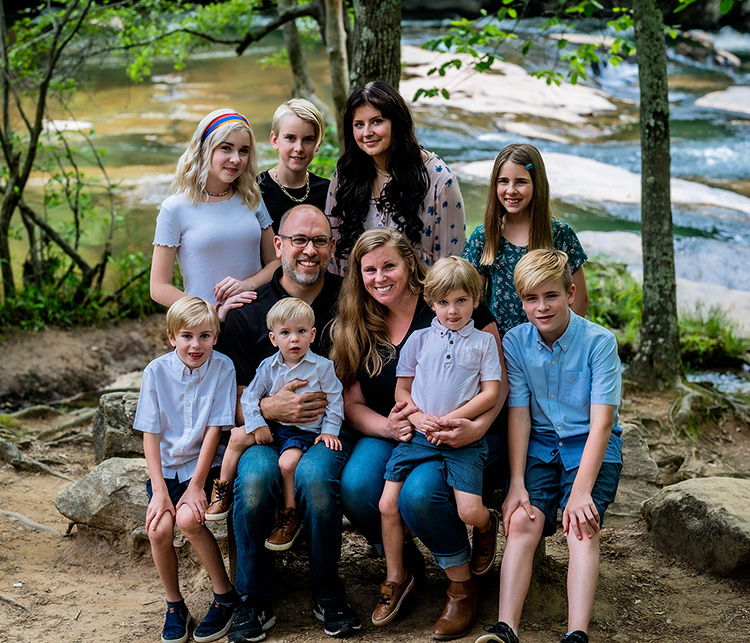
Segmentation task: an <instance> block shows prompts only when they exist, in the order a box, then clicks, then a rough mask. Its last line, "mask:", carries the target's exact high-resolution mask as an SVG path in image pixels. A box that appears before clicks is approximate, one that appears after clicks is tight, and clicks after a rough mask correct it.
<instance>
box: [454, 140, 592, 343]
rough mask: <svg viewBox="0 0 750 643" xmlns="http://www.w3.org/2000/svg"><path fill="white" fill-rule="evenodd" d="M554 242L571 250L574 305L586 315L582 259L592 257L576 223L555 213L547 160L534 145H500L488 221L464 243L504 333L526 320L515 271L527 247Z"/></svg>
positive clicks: (489, 194) (548, 245) (486, 215)
mask: <svg viewBox="0 0 750 643" xmlns="http://www.w3.org/2000/svg"><path fill="white" fill-rule="evenodd" d="M537 248H555V249H557V250H562V251H563V252H565V253H567V255H568V263H569V264H570V269H571V271H572V272H573V283H575V285H576V298H575V301H574V302H573V305H572V306H571V308H572V309H573V310H574V311H575V312H576V313H577V314H579V315H581V316H584V315H585V314H586V311H587V310H588V292H587V290H586V278H585V277H584V274H583V263H584V262H585V261H586V259H587V258H588V257H587V256H586V253H585V252H584V251H583V247H582V246H581V242H580V241H579V240H578V236H577V235H576V233H575V231H574V230H573V228H572V227H571V226H570V225H569V224H567V223H565V222H563V221H558V220H557V219H553V218H552V208H551V205H550V197H549V182H548V181H547V172H546V170H545V168H544V161H543V160H542V155H541V154H540V153H539V150H538V149H536V147H534V146H533V145H528V144H525V143H515V144H513V145H508V146H507V147H505V148H503V149H502V150H500V153H499V154H498V155H497V158H496V159H495V165H494V167H493V168H492V174H491V175H490V184H489V189H488V192H487V206H486V208H485V212H484V225H480V226H478V227H477V228H476V229H475V230H474V232H473V233H472V235H471V238H470V239H469V241H468V242H467V243H466V247H465V248H464V251H463V257H464V258H465V259H467V260H468V261H469V263H471V264H472V265H473V266H474V267H475V268H476V269H477V270H478V271H479V274H480V275H482V277H484V280H485V290H484V292H485V297H484V300H485V303H486V304H487V305H488V306H489V308H490V310H491V311H492V314H493V315H494V316H495V319H496V320H497V324H498V327H499V328H500V334H501V335H503V334H505V333H506V332H507V331H508V330H510V329H511V328H513V327H514V326H518V325H519V324H522V323H524V322H526V321H528V320H527V318H526V315H525V313H524V312H523V308H522V306H521V300H520V299H519V298H518V295H516V289H515V286H514V285H513V271H514V270H515V268H516V264H517V263H518V261H519V260H520V259H521V257H523V255H525V254H526V253H527V252H528V251H529V250H536V249H537Z"/></svg>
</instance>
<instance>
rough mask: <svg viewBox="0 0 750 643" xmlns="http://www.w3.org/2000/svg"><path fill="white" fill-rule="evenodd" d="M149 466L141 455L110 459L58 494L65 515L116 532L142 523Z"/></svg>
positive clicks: (58, 506) (56, 502)
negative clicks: (139, 456) (138, 456)
mask: <svg viewBox="0 0 750 643" xmlns="http://www.w3.org/2000/svg"><path fill="white" fill-rule="evenodd" d="M147 479H148V469H147V467H146V460H145V459H143V458H137V459H136V458H110V459H108V460H105V461H104V462H102V463H101V464H99V465H97V466H96V467H95V468H94V469H93V470H92V471H90V472H89V473H87V474H86V475H85V476H83V478H81V479H80V480H77V481H76V482H74V483H73V484H72V485H70V486H69V487H66V488H65V489H63V490H62V491H60V493H59V494H58V495H57V498H56V499H55V507H57V510H58V511H59V512H60V513H61V514H62V515H63V516H65V517H66V518H68V519H70V520H72V521H73V522H76V523H83V524H85V525H88V526H89V527H96V528H98V529H105V530H107V531H113V532H117V533H122V532H132V530H133V529H135V528H136V526H138V525H140V524H142V523H143V521H144V519H145V516H146V507H147V505H148V495H147V494H146V480H147Z"/></svg>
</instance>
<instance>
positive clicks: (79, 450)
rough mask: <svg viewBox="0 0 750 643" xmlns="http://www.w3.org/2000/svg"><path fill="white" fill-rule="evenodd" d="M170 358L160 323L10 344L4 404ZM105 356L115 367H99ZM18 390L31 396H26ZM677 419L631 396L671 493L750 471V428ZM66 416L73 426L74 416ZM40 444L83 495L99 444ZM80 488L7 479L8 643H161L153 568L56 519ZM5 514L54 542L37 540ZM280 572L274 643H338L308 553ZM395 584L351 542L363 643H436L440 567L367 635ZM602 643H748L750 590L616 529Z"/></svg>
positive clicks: (551, 600)
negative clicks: (328, 629) (393, 617)
mask: <svg viewBox="0 0 750 643" xmlns="http://www.w3.org/2000/svg"><path fill="white" fill-rule="evenodd" d="M164 348H165V345H164V341H163V339H162V337H161V334H160V331H159V321H157V320H155V319H152V320H148V321H147V322H129V323H125V324H121V325H118V326H117V327H114V328H108V329H100V330H95V331H81V332H79V333H58V332H55V331H51V332H45V333H40V334H36V335H25V336H24V335H18V336H15V337H10V338H4V341H3V350H4V354H5V358H6V361H10V364H11V367H10V369H8V368H7V367H6V369H5V370H4V374H3V376H2V378H0V404H5V406H6V407H8V408H13V407H16V406H18V405H19V404H21V403H26V404H27V403H29V402H30V401H37V402H38V401H41V400H46V401H50V400H59V399H61V398H65V397H67V396H71V395H73V394H74V393H76V392H78V391H80V390H82V389H83V386H82V384H85V385H86V386H88V387H89V388H97V387H101V386H103V385H105V384H106V383H108V382H109V381H111V380H112V379H114V378H115V377H116V376H117V375H119V374H120V373H122V372H127V371H130V370H133V369H134V368H141V367H142V366H143V365H145V363H146V362H147V361H148V360H149V359H150V358H151V357H152V356H154V355H155V354H158V353H159V352H162V351H163V350H164ZM105 353H106V354H107V355H108V357H104V358H103V357H102V354H105ZM74 371H75V372H76V373H77V375H75V376H74V375H72V373H73V372H74ZM22 382H27V383H30V384H31V385H32V388H31V389H29V388H25V389H24V387H23V386H21V385H20V384H21V383H22ZM669 403H670V400H669V399H667V398H664V397H661V396H658V395H654V396H647V397H644V396H635V395H626V402H625V408H624V412H623V415H624V416H625V417H637V418H640V419H641V420H644V426H645V427H646V429H647V430H648V431H649V432H650V435H649V438H648V441H649V444H650V445H652V447H653V448H654V452H655V455H656V456H657V461H662V462H664V463H665V466H664V470H663V473H664V476H665V479H668V478H669V477H670V476H671V478H672V479H675V478H676V477H679V475H682V474H681V473H680V471H683V470H688V471H693V472H696V473H699V474H702V475H707V474H710V473H712V472H720V471H722V470H723V469H722V467H730V468H732V469H736V470H745V471H747V470H748V469H749V468H750V467H749V466H748V463H749V462H750V430H748V427H730V426H718V427H715V430H714V431H713V432H712V433H711V434H710V435H708V436H707V437H706V438H704V439H702V440H699V441H693V442H684V441H680V440H677V439H676V438H674V437H673V436H670V435H665V434H664V433H663V432H661V433H660V432H658V431H657V429H656V427H657V426H658V421H659V420H660V419H663V417H664V415H665V413H666V411H667V409H668V407H669ZM68 404H69V407H68V408H66V409H65V410H70V407H72V405H73V403H72V402H69V403H68ZM44 428H45V424H44V421H41V420H40V421H25V422H24V424H23V430H24V432H25V434H26V436H27V438H26V439H25V440H24V441H22V443H21V445H20V446H21V448H22V450H23V453H24V457H27V458H33V459H36V460H37V461H40V462H42V463H44V464H46V465H48V466H49V467H51V468H53V469H54V470H55V471H57V472H60V473H62V474H64V475H67V476H68V477H70V478H73V479H77V478H79V477H81V476H82V475H83V474H85V473H86V472H87V471H89V470H90V469H91V468H92V467H93V466H94V459H93V449H92V446H91V443H90V441H88V440H87V439H85V438H84V439H83V440H82V441H81V442H80V443H70V442H68V443H62V444H59V445H57V446H52V447H50V446H48V445H47V444H45V443H43V442H41V441H40V440H37V439H35V436H37V435H38V434H39V432H40V431H41V430H43V429H44ZM0 429H2V424H1V423H0ZM84 430H85V427H84ZM84 432H85V431H84ZM674 453H680V454H681V455H680V458H682V459H683V460H684V463H683V467H682V468H681V469H680V470H678V472H677V473H675V472H674V471H673V469H674V466H675V465H674V458H672V465H671V467H672V468H671V469H670V464H669V462H670V458H669V457H667V456H669V455H670V454H674ZM68 484H69V482H68V481H66V480H63V479H61V478H59V477H55V476H52V475H49V474H46V473H39V472H30V471H18V470H16V469H14V468H13V467H11V466H10V465H8V464H0V488H2V490H3V493H2V496H0V510H3V511H2V512H0V643H5V642H11V641H12V642H14V643H60V642H84V643H88V642H95V641H97V642H101V641H104V642H107V643H108V642H115V641H117V642H120V643H128V642H136V641H153V642H155V641H158V640H159V632H160V628H161V622H162V615H163V609H164V607H163V602H162V598H161V591H160V585H159V582H158V579H157V577H156V573H155V571H154V568H153V565H152V563H151V560H150V557H149V555H148V554H147V553H145V554H144V552H143V551H140V550H139V551H136V550H134V549H133V548H132V547H131V545H130V543H129V541H128V540H127V539H125V538H122V539H118V538H115V537H113V536H111V535H109V534H105V533H99V532H92V531H90V530H83V529H79V528H75V529H73V530H72V531H71V533H70V534H69V535H67V536H66V535H64V534H65V533H66V530H67V529H68V523H67V520H66V519H65V518H64V517H63V516H62V515H60V514H59V513H58V512H57V510H56V509H55V507H54V504H53V503H54V499H55V497H56V495H57V493H58V492H59V491H60V489H62V488H63V487H65V486H66V485H68ZM3 512H5V513H3ZM8 512H11V513H14V514H21V515H23V516H25V517H26V518H27V519H29V520H31V521H33V522H35V523H39V524H40V525H44V526H46V527H48V528H51V529H52V530H54V531H55V532H56V533H48V532H43V531H39V530H38V529H36V528H33V527H30V526H28V525H26V524H24V523H23V522H20V521H19V520H17V519H16V518H15V517H13V516H12V515H9V513H8ZM501 546H502V538H501ZM547 553H548V555H549V564H548V565H546V566H544V568H543V569H542V570H541V571H540V573H539V574H538V575H537V577H536V580H535V585H534V587H533V588H532V593H531V595H530V598H529V601H528V602H527V607H526V610H525V612H524V620H523V624H522V640H523V641H527V642H531V643H537V642H542V641H547V642H551V641H557V640H559V637H560V635H561V634H562V633H563V631H564V629H563V628H564V623H565V598H564V597H565V580H564V565H565V563H566V559H567V555H566V550H565V543H564V540H563V539H562V537H561V536H560V535H559V534H558V535H557V536H554V537H552V538H550V539H548V540H547ZM498 561H499V556H498ZM276 562H277V569H278V574H277V575H276V576H275V578H274V589H275V591H276V593H277V595H278V596H279V599H278V601H277V602H276V605H275V609H276V613H277V616H278V621H277V624H276V626H275V627H274V628H273V629H272V630H271V631H270V632H269V636H268V639H267V640H268V641H271V642H279V643H281V642H291V641H300V642H303V643H313V642H318V641H328V640H330V639H329V638H328V637H326V636H325V635H324V634H323V632H322V628H321V627H320V625H319V623H318V622H317V621H315V620H314V618H313V617H312V615H311V613H310V609H309V607H310V605H309V596H310V587H309V581H308V575H307V565H306V560H305V556H304V545H302V546H299V545H296V546H295V548H294V549H293V550H292V551H290V552H285V553H281V554H276ZM181 565H182V566H181V573H182V580H183V588H184V594H185V597H186V600H187V603H188V606H189V608H190V610H191V613H192V614H193V615H194V616H197V617H198V618H200V616H202V614H203V611H204V610H205V608H206V607H207V605H208V602H209V600H210V585H209V583H208V579H207V577H206V575H205V573H204V572H203V571H202V570H201V569H200V568H199V567H198V566H197V565H196V564H195V563H194V561H193V560H192V558H191V557H190V556H189V554H188V553H187V552H185V553H184V554H181ZM383 569H384V567H383V562H382V561H381V560H378V559H377V558H373V557H372V556H371V555H370V554H369V551H368V547H367V545H366V543H365V542H364V540H363V539H362V538H361V537H359V536H357V535H356V534H353V533H350V532H347V534H346V538H345V546H344V552H343V556H342V563H341V573H342V576H343V578H344V579H345V582H346V586H347V590H348V593H349V597H350V601H351V603H352V605H353V607H354V608H355V609H356V610H357V612H358V613H359V615H360V617H361V618H362V620H363V622H364V623H365V624H364V627H363V630H362V632H361V633H360V634H359V636H358V637H357V638H358V640H362V641H404V642H413V641H423V640H429V638H430V632H431V626H432V623H433V622H434V620H435V619H436V618H437V616H438V614H439V612H440V608H441V605H442V596H443V594H442V592H443V580H442V575H441V573H440V572H439V570H438V569H437V568H436V567H435V566H434V564H432V563H430V564H429V566H428V575H427V579H426V581H425V583H424V584H423V585H422V586H421V587H420V588H419V590H418V591H417V592H416V593H415V596H414V600H412V601H411V604H410V605H409V606H408V609H406V610H405V611H404V613H403V616H400V617H399V619H398V620H397V621H395V622H394V623H392V624H391V625H390V626H388V627H386V628H374V627H372V626H369V625H368V624H367V621H369V613H370V611H371V609H372V607H373V599H374V597H375V596H376V592H377V586H378V584H379V583H380V581H381V580H382V577H383ZM481 587H482V592H481V595H482V598H481V604H480V612H479V617H478V619H477V625H476V626H475V627H474V630H473V631H472V633H471V635H470V636H469V637H466V638H465V639H463V640H465V641H473V640H474V638H476V637H477V636H478V635H479V634H480V633H481V632H482V624H485V623H492V622H494V621H495V620H496V609H497V569H496V570H495V572H494V573H492V574H490V575H489V576H488V577H485V578H484V579H482V584H481ZM590 633H591V640H592V641H594V642H603V641H613V642H623V643H624V642H626V641H628V642H630V641H664V642H675V643H677V642H680V643H682V642H687V641H690V642H692V643H702V642H705V643H709V642H713V641H727V642H731V643H748V641H750V579H747V578H736V579H726V578H718V577H713V576H710V575H707V574H701V573H698V572H696V571H694V570H693V569H691V568H689V567H687V566H686V565H684V564H682V563H680V562H678V561H676V560H673V559H671V558H669V557H666V556H664V555H663V554H661V553H659V552H658V551H657V550H656V549H654V547H653V545H652V543H651V538H650V535H649V534H648V532H647V530H646V527H645V525H644V523H643V522H642V521H640V520H636V521H634V522H632V523H631V524H627V525H624V526H617V527H614V526H613V527H605V529H604V530H603V533H602V563H601V580H600V585H599V591H598V594H597V600H596V605H595V608H594V617H593V621H592V626H591V632H590Z"/></svg>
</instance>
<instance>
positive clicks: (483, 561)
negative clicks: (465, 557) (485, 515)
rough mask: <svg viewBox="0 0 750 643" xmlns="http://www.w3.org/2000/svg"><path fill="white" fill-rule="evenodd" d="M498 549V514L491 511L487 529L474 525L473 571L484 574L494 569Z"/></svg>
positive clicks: (473, 572) (472, 540) (476, 574)
mask: <svg viewBox="0 0 750 643" xmlns="http://www.w3.org/2000/svg"><path fill="white" fill-rule="evenodd" d="M496 551H497V516H496V515H495V513H494V512H492V511H490V526H489V529H488V530H487V531H479V530H478V529H477V528H476V527H474V533H473V535H472V538H471V563H470V565H469V566H470V567H471V573H472V574H474V575H475V576H484V575H485V574H486V573H487V572H489V571H490V570H491V569H492V565H493V564H494V563H495V552H496Z"/></svg>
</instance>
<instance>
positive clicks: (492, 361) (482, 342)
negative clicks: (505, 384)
mask: <svg viewBox="0 0 750 643" xmlns="http://www.w3.org/2000/svg"><path fill="white" fill-rule="evenodd" d="M396 376H397V377H413V378H414V381H413V383H412V387H411V399H412V400H414V404H416V405H417V408H419V410H420V411H422V412H423V413H430V414H432V415H436V416H438V417H442V416H443V415H446V414H447V413H450V412H451V411H455V410H456V409H457V408H459V407H460V406H462V405H463V404H465V403H466V402H468V401H469V400H470V399H471V398H473V397H475V396H476V395H477V394H478V393H479V390H480V386H479V384H480V382H487V381H491V380H500V379H501V376H502V372H501V369H500V356H499V353H498V348H497V342H495V338H494V337H493V336H492V335H490V333H486V332H484V331H481V330H477V329H476V328H474V321H473V320H470V321H469V323H468V324H466V326H464V327H463V328H461V329H459V330H449V329H448V328H446V327H445V326H443V325H442V324H441V323H440V322H439V321H438V319H437V317H436V318H435V319H433V320H432V324H431V325H430V327H429V328H424V329H422V330H418V331H415V332H414V333H412V335H411V336H410V337H409V339H407V340H406V343H405V344H404V347H403V348H402V349H401V354H400V356H399V360H398V366H397V367H396Z"/></svg>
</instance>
